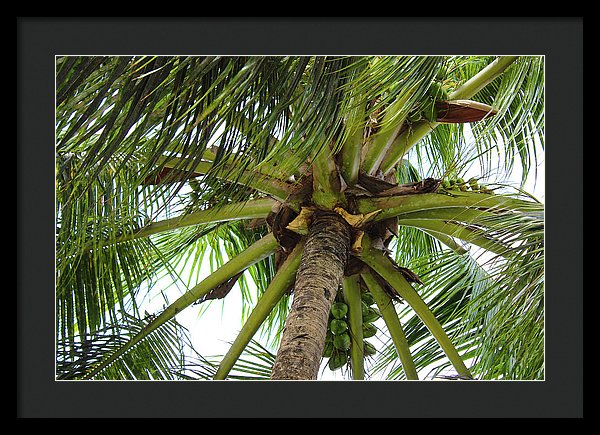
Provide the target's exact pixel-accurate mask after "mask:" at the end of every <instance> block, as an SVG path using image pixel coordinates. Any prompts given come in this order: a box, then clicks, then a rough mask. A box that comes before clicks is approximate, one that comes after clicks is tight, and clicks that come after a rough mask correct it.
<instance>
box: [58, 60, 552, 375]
mask: <svg viewBox="0 0 600 435" xmlns="http://www.w3.org/2000/svg"><path fill="white" fill-rule="evenodd" d="M543 73H544V63H543V58H542V57H535V56H526V57H525V56H524V57H513V56H505V57H493V56H326V57H325V56H315V57H305V56H272V57H270V56H247V57H244V56H241V57H219V56H209V57H197V56H184V57H182V56H127V57H126V56H114V57H113V56H91V57H85V56H84V57H75V56H73V57H70V56H65V57H58V58H57V59H56V342H57V353H56V356H57V366H56V367H57V378H58V379H240V378H245V379H249V378H250V379H257V378H258V379H264V378H268V379H273V380H283V379H285V380H288V379H298V380H307V379H317V378H318V377H319V373H320V370H321V368H323V367H324V365H325V364H327V366H328V367H329V368H328V369H331V370H341V371H342V372H343V373H344V374H345V376H347V377H348V378H349V379H366V378H368V377H369V375H370V374H373V373H377V372H380V373H381V374H382V376H385V377H386V378H388V379H418V378H419V377H421V378H423V373H424V371H425V370H428V371H429V370H431V373H433V374H434V375H440V376H441V374H442V370H444V369H446V368H448V367H452V370H453V372H452V373H453V374H452V375H451V377H452V378H456V379H542V378H543V376H544V352H543V349H544V335H543V331H544V309H543V308H544V293H543V287H544V220H543V209H544V208H543V204H542V203H540V201H538V200H537V199H535V198H534V197H533V196H532V195H530V194H528V193H527V192H525V191H524V189H523V185H524V184H523V183H524V182H525V181H526V180H527V179H528V177H529V178H530V172H531V171H530V169H532V168H534V167H535V165H536V162H537V159H538V153H539V152H540V150H543V144H544V100H543V97H544V94H543V84H544V74H543ZM515 167H517V168H520V169H521V170H522V177H521V180H520V181H521V183H520V184H517V185H514V184H512V185H511V184H510V183H507V180H508V175H509V174H511V172H512V171H513V169H514V168H515ZM207 262H209V263H210V267H211V272H210V274H209V275H208V276H204V277H201V265H202V264H206V263H207ZM165 280H168V281H170V282H173V283H177V284H178V285H181V284H183V285H184V286H185V290H184V291H183V292H182V293H181V296H180V297H178V298H177V299H176V300H174V301H170V300H167V299H165V304H164V306H163V309H162V310H160V311H158V312H155V313H147V312H146V313H141V311H143V309H141V308H140V307H141V305H142V301H143V300H144V298H145V297H146V296H147V295H148V294H150V293H152V292H154V294H160V292H161V291H163V290H164V288H163V283H164V282H165ZM236 286H237V287H236ZM234 287H235V288H239V289H240V291H241V292H242V297H243V302H244V310H243V313H242V316H241V319H242V320H243V323H242V324H241V329H240V332H239V334H238V335H237V337H236V338H235V340H234V341H233V342H232V343H231V346H230V348H229V351H228V352H227V353H226V354H225V355H223V356H222V358H219V359H218V360H216V361H215V360H209V359H208V358H204V357H202V356H201V355H199V354H197V355H195V357H194V358H193V359H190V357H189V355H187V356H186V355H184V348H188V347H189V346H187V345H188V344H189V341H190V337H189V333H188V331H187V330H186V329H185V328H183V327H182V326H181V325H180V324H179V323H178V322H177V320H176V317H177V315H178V313H180V312H181V311H183V310H185V309H187V308H188V307H196V308H198V305H199V306H200V308H201V309H202V308H205V307H206V306H207V305H209V304H210V303H211V301H214V300H219V299H221V300H223V301H224V303H225V304H226V303H227V299H226V296H227V295H228V294H229V293H230V291H231V290H232V288H234ZM204 333H206V334H218V331H205V332H204ZM259 335H260V337H261V338H262V339H264V340H267V341H268V346H263V345H261V344H260V343H259V340H258V338H259ZM374 335H376V336H377V337H379V338H380V339H381V340H382V345H381V346H377V347H376V346H374V345H373V342H372V341H373V339H371V337H373V336H374ZM370 340H371V341H370ZM269 346H270V349H272V350H273V351H270V350H268V347H269Z"/></svg>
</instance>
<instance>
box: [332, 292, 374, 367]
mask: <svg viewBox="0 0 600 435" xmlns="http://www.w3.org/2000/svg"><path fill="white" fill-rule="evenodd" d="M361 299H362V300H361V307H362V333H363V353H364V355H365V357H368V356H373V355H375V352H376V350H375V346H373V344H371V343H370V342H368V341H367V340H364V339H365V338H370V337H373V336H374V335H375V334H377V327H376V326H375V325H374V324H373V322H375V321H376V320H377V319H379V318H380V317H381V313H380V312H379V309H378V308H377V307H376V306H374V305H375V300H374V299H373V296H372V295H371V293H370V292H363V293H362V294H361ZM348 325H349V322H348V305H347V304H346V303H345V302H343V301H342V300H336V302H334V303H333V304H332V305H331V310H330V312H329V328H328V330H327V336H326V338H325V348H324V350H323V357H324V358H329V362H328V364H327V365H328V367H329V369H330V370H338V369H340V368H342V367H344V366H345V365H346V364H348V363H349V360H350V351H351V348H352V346H353V344H354V343H355V340H353V339H352V337H351V331H350V328H349V326H348Z"/></svg>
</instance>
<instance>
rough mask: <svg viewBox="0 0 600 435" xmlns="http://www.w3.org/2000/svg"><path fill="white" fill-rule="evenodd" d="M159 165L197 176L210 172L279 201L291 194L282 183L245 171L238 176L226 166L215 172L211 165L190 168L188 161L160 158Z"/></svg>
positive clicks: (286, 185)
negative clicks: (182, 170)
mask: <svg viewBox="0 0 600 435" xmlns="http://www.w3.org/2000/svg"><path fill="white" fill-rule="evenodd" d="M159 164H161V165H162V166H163V167H165V168H176V169H181V168H185V170H186V171H192V172H196V173H199V174H207V173H209V172H210V173H211V174H213V175H214V176H216V177H218V178H221V179H222V180H226V181H230V182H232V183H238V184H241V185H243V186H247V187H250V188H252V189H256V190H258V191H260V192H263V193H266V194H268V195H271V196H273V197H274V198H276V199H278V200H280V201H285V200H286V199H287V197H288V196H289V195H290V193H291V192H292V186H291V185H290V184H288V183H286V182H284V181H281V180H278V179H276V178H273V177H269V176H267V175H264V174H260V173H257V172H254V171H247V170H246V171H242V173H241V174H239V171H236V170H234V169H232V167H230V166H227V165H219V167H218V168H217V170H215V167H214V165H213V164H212V163H209V162H197V163H195V164H194V165H193V166H191V167H190V163H189V161H186V159H182V158H179V157H165V158H162V159H160V160H159ZM238 175H239V177H238Z"/></svg>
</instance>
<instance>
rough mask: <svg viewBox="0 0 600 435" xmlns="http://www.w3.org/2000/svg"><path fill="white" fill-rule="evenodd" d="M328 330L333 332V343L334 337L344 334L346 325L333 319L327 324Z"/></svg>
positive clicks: (339, 320)
mask: <svg viewBox="0 0 600 435" xmlns="http://www.w3.org/2000/svg"><path fill="white" fill-rule="evenodd" d="M329 329H330V330H331V332H333V334H334V337H333V341H335V336H336V335H340V334H343V333H344V332H346V330H347V329H348V324H347V323H346V322H345V321H343V320H341V319H333V320H332V321H331V322H330V323H329Z"/></svg>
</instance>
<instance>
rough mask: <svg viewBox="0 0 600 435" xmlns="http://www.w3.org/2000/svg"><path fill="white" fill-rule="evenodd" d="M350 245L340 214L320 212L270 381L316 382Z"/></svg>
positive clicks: (311, 230) (313, 222)
mask: <svg viewBox="0 0 600 435" xmlns="http://www.w3.org/2000/svg"><path fill="white" fill-rule="evenodd" d="M350 245H351V228H350V226H349V225H348V223H347V222H346V221H345V220H344V219H343V218H342V217H341V216H340V215H339V214H337V213H334V212H328V211H319V212H317V213H315V215H314V217H313V221H312V224H311V227H310V231H309V234H308V239H307V241H306V246H305V248H304V253H303V255H302V261H301V263H300V267H299V269H298V272H297V274H296V282H295V285H294V300H293V302H292V308H291V310H290V314H289V316H288V318H287V320H286V324H285V329H284V331H283V336H282V338H281V345H280V347H279V351H278V353H277V358H276V359H275V365H274V366H273V372H272V374H271V379H274V380H311V379H316V378H317V375H318V372H319V366H320V363H321V355H322V353H323V347H324V345H325V334H326V332H327V320H328V317H329V310H330V308H331V304H332V302H333V300H334V299H335V296H336V293H337V290H338V287H339V285H340V282H341V279H342V277H343V275H344V268H345V267H346V263H347V261H348V257H349V252H350Z"/></svg>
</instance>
